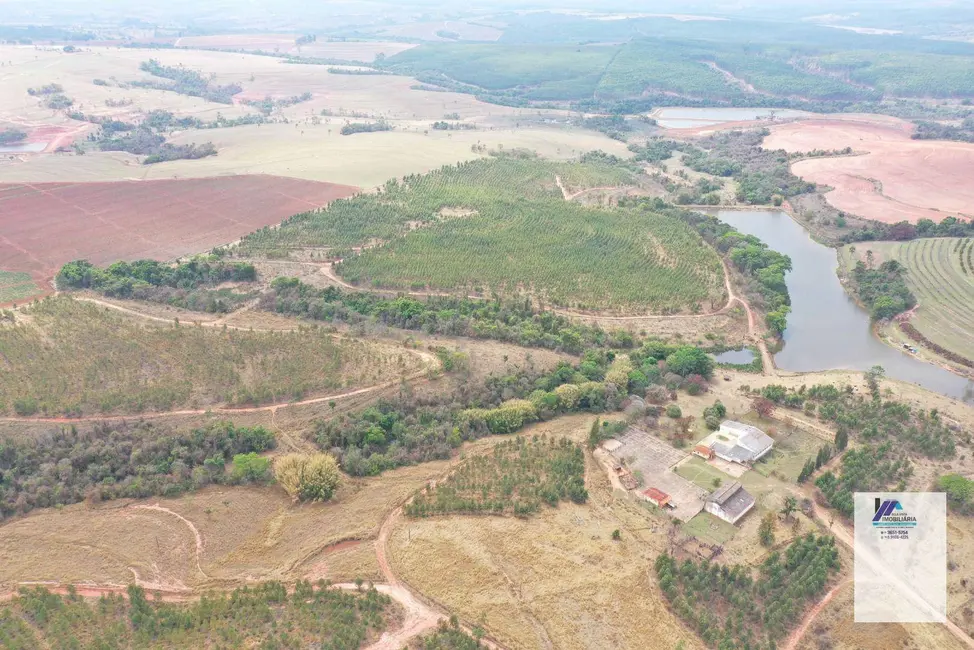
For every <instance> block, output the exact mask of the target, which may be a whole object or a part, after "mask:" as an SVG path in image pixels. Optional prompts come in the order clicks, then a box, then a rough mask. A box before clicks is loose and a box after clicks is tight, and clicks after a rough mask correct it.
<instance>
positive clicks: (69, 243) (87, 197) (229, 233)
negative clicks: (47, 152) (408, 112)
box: [0, 175, 355, 282]
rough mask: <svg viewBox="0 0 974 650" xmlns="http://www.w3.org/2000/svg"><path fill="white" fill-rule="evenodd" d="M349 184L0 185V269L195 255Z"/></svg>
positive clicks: (48, 274)
mask: <svg viewBox="0 0 974 650" xmlns="http://www.w3.org/2000/svg"><path fill="white" fill-rule="evenodd" d="M353 192H355V188H354V187H350V186H348V185H335V184H332V183H318V182H313V181H304V180H298V179H293V178H281V177H276V176H263V175H261V176H228V177H219V178H205V179H187V180H159V181H121V182H114V183H35V184H27V183H7V184H0V215H2V219H0V270H4V271H21V272H27V273H30V274H31V276H32V277H33V278H34V279H35V280H38V281H41V282H44V281H49V280H50V279H51V278H52V277H53V276H54V274H55V273H57V271H58V269H60V267H61V266H62V265H63V264H64V263H65V262H70V261H71V260H75V259H88V260H90V261H91V262H93V263H95V264H108V263H111V262H114V261H117V260H131V259H138V258H146V257H148V258H154V259H171V258H175V257H180V256H183V255H189V254H193V253H199V252H202V251H205V250H206V249H208V248H212V247H214V246H218V245H220V244H224V243H227V242H230V241H233V240H236V239H238V238H239V237H241V236H243V235H245V234H247V233H249V232H251V231H253V230H256V229H258V228H261V227H263V226H268V225H272V224H276V223H278V222H280V221H281V220H282V219H284V218H285V217H288V216H290V215H292V214H295V213H298V212H303V211H305V210H310V209H312V208H316V207H319V206H322V205H325V204H326V203H328V202H330V201H333V200H335V199H338V198H342V197H346V196H349V195H351V194H352V193H353Z"/></svg>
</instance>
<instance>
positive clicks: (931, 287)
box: [842, 237, 974, 359]
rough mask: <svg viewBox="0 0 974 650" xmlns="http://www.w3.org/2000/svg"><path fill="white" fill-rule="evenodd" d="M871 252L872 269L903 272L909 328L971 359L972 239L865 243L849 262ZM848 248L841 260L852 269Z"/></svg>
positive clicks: (973, 329) (973, 327)
mask: <svg viewBox="0 0 974 650" xmlns="http://www.w3.org/2000/svg"><path fill="white" fill-rule="evenodd" d="M867 249H868V250H872V251H873V254H874V255H875V258H876V260H877V262H876V263H877V264H878V263H879V262H880V261H884V260H887V259H894V260H896V261H898V262H899V263H901V264H903V265H904V266H906V269H907V273H906V281H907V285H908V286H909V287H910V291H912V292H913V294H914V295H915V296H916V297H917V300H918V302H919V307H918V308H917V310H916V313H915V314H914V315H913V316H912V317H911V318H910V323H911V324H912V325H913V326H914V327H916V328H917V330H919V331H920V333H921V334H923V335H924V336H925V337H927V338H928V339H930V340H931V341H933V342H934V343H936V344H938V345H941V346H943V347H944V348H946V349H948V350H950V351H952V352H955V353H957V354H959V355H961V356H963V357H966V358H968V359H974V264H972V263H974V239H971V238H959V237H937V238H925V239H914V240H912V241H908V242H868V243H862V244H859V245H857V246H856V255H855V258H856V259H858V258H861V257H862V255H864V254H865V251H866V250H867ZM849 250H850V247H849V246H846V247H845V248H843V249H842V259H843V260H845V261H846V263H847V264H849V263H850V261H851V263H852V264H854V263H855V262H854V261H852V260H853V257H852V256H851V255H850V252H849Z"/></svg>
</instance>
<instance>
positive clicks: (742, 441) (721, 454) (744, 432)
mask: <svg viewBox="0 0 974 650" xmlns="http://www.w3.org/2000/svg"><path fill="white" fill-rule="evenodd" d="M773 446H774V440H772V439H771V438H770V437H769V436H768V435H767V434H766V433H764V431H761V429H758V428H757V427H753V426H751V425H750V424H743V423H741V422H734V421H733V420H724V421H723V422H721V423H720V428H719V429H718V430H717V431H715V432H714V433H712V434H710V435H709V436H707V438H706V439H705V440H702V441H701V442H700V444H698V445H697V446H696V447H694V449H693V453H695V454H697V455H698V456H702V457H704V458H707V456H705V455H704V453H705V452H704V451H703V448H708V449H710V451H711V452H712V454H713V455H712V456H711V457H713V456H716V457H717V458H721V459H723V460H726V461H728V462H731V463H738V464H740V465H750V464H751V463H753V462H754V461H756V460H758V459H760V458H762V457H763V456H764V455H765V454H767V453H768V452H769V451H771V448H772V447H773ZM698 449H699V450H700V451H697V450H698Z"/></svg>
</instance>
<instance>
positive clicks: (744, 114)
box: [652, 108, 814, 129]
mask: <svg viewBox="0 0 974 650" xmlns="http://www.w3.org/2000/svg"><path fill="white" fill-rule="evenodd" d="M771 111H774V114H775V117H778V118H793V117H808V116H811V115H814V114H813V113H808V112H805V111H796V110H792V109H788V108H661V109H659V110H658V111H656V112H655V113H653V115H652V117H653V118H654V119H655V120H656V122H657V123H658V124H659V125H660V126H661V127H663V128H664V129H690V128H693V127H698V126H713V125H715V124H721V123H723V122H743V121H748V120H757V119H764V118H767V117H768V116H769V115H770V114H771Z"/></svg>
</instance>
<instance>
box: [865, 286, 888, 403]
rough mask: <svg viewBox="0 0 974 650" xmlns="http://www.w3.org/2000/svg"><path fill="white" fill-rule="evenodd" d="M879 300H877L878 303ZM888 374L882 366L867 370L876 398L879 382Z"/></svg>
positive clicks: (875, 398) (876, 398)
mask: <svg viewBox="0 0 974 650" xmlns="http://www.w3.org/2000/svg"><path fill="white" fill-rule="evenodd" d="M878 302H879V301H877V303H878ZM885 376H886V369H885V368H883V367H882V366H879V365H877V366H873V367H872V368H870V369H869V370H867V371H866V384H868V386H869V392H870V393H871V394H872V396H873V399H874V400H878V399H879V382H880V381H881V380H882V379H883V377H885Z"/></svg>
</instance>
